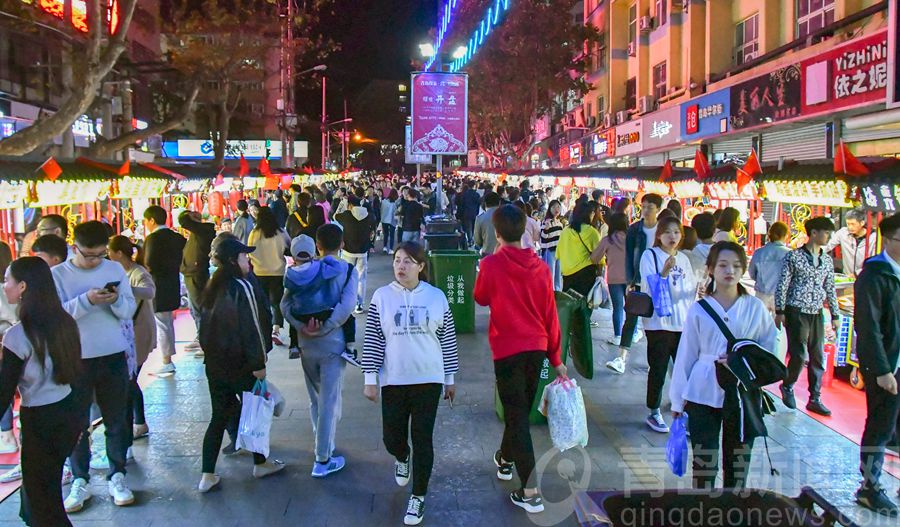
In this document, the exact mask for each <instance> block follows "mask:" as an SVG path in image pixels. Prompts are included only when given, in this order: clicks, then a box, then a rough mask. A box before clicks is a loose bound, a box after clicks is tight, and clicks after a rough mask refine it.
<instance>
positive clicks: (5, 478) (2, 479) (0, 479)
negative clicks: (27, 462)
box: [0, 465, 22, 483]
mask: <svg viewBox="0 0 900 527" xmlns="http://www.w3.org/2000/svg"><path fill="white" fill-rule="evenodd" d="M20 479H22V465H16V466H14V467H13V468H11V469H10V470H9V471H8V472H6V473H5V474H3V475H2V476H0V483H12V482H13V481H19V480H20Z"/></svg>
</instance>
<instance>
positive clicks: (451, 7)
mask: <svg viewBox="0 0 900 527" xmlns="http://www.w3.org/2000/svg"><path fill="white" fill-rule="evenodd" d="M457 3H459V0H447V2H446V3H445V4H444V9H442V13H441V20H440V22H439V23H438V28H439V30H438V37H437V40H436V41H435V42H434V56H433V57H431V58H429V59H428V62H426V63H425V71H428V70H430V69H431V66H432V65H433V64H434V61H435V60H437V58H438V57H439V56H440V53H441V46H443V44H444V37H445V36H446V35H447V31H448V30H449V29H450V23H451V22H452V21H453V15H454V14H455V13H456V4H457Z"/></svg>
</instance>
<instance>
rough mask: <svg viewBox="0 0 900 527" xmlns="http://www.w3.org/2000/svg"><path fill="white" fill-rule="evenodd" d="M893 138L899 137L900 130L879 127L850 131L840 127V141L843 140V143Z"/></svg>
mask: <svg viewBox="0 0 900 527" xmlns="http://www.w3.org/2000/svg"><path fill="white" fill-rule="evenodd" d="M895 137H900V128H892V127H891V128H884V127H879V128H863V129H860V130H850V129H848V128H847V127H841V139H843V140H844V142H845V143H859V142H861V141H877V140H879V139H893V138H895Z"/></svg>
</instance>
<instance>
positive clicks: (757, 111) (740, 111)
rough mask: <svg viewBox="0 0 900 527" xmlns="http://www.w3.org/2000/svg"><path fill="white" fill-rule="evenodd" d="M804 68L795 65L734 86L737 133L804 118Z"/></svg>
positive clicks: (734, 118) (734, 126)
mask: <svg viewBox="0 0 900 527" xmlns="http://www.w3.org/2000/svg"><path fill="white" fill-rule="evenodd" d="M800 92H801V83H800V65H799V64H792V65H790V66H786V67H784V68H781V69H778V70H775V71H773V72H770V73H767V74H765V75H760V76H759V77H756V78H753V79H750V80H748V81H744V82H742V83H740V84H737V85H735V86H732V87H731V127H732V128H734V129H735V130H740V129H742V128H751V127H754V126H757V125H761V124H767V123H773V122H776V121H785V120H788V119H793V118H795V117H800Z"/></svg>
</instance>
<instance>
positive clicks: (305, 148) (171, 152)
mask: <svg viewBox="0 0 900 527" xmlns="http://www.w3.org/2000/svg"><path fill="white" fill-rule="evenodd" d="M267 149H268V152H269V159H281V141H272V140H268V139H258V140H247V141H242V140H232V141H228V144H227V145H226V148H225V159H239V158H240V157H241V154H244V159H263V158H265V157H266V150H267ZM163 153H164V154H165V156H166V157H171V158H176V159H179V158H186V159H213V158H214V157H215V155H216V154H215V148H214V146H213V143H212V141H210V140H203V139H179V140H178V141H177V142H175V141H166V142H165V143H163ZM294 157H296V158H297V159H301V158H306V157H309V143H308V142H307V141H294Z"/></svg>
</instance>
